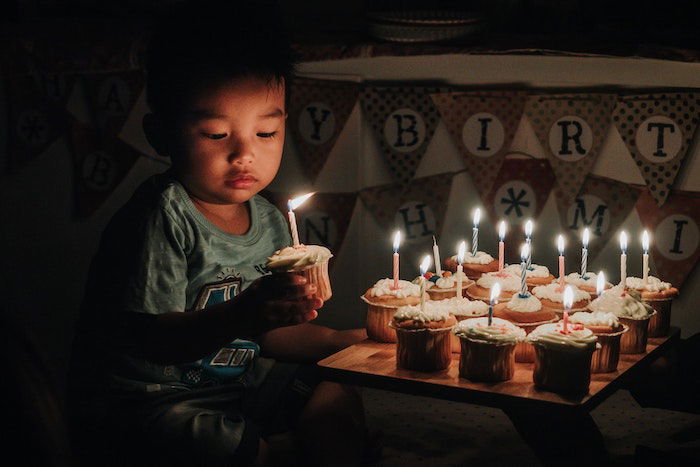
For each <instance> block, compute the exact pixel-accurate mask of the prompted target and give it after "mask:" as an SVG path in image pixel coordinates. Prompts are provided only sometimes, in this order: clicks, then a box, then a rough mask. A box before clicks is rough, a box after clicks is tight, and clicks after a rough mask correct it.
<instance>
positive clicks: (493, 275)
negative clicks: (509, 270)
mask: <svg viewBox="0 0 700 467" xmlns="http://www.w3.org/2000/svg"><path fill="white" fill-rule="evenodd" d="M496 282H498V283H499V284H501V290H503V291H506V292H515V291H517V290H520V278H519V277H516V276H513V275H506V276H504V277H501V276H499V275H498V272H487V273H485V274H482V275H481V277H480V278H479V280H477V281H476V284H477V285H479V286H481V287H483V288H485V289H490V288H491V287H493V285H494V284H495V283H496Z"/></svg>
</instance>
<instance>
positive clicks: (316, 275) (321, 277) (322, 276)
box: [292, 260, 333, 302]
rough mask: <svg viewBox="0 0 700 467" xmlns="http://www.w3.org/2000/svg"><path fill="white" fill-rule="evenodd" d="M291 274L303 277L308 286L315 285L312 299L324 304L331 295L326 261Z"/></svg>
mask: <svg viewBox="0 0 700 467" xmlns="http://www.w3.org/2000/svg"><path fill="white" fill-rule="evenodd" d="M292 272H294V273H296V274H300V275H302V276H304V277H305V278H306V281H307V283H308V284H315V285H316V293H315V294H314V295H313V296H314V297H317V298H320V299H321V300H323V301H324V302H325V301H326V300H328V299H329V298H331V296H332V295H333V291H332V290H331V280H330V278H329V277H328V260H326V261H323V262H321V263H316V264H313V265H311V266H308V267H306V268H304V269H299V270H294V271H292Z"/></svg>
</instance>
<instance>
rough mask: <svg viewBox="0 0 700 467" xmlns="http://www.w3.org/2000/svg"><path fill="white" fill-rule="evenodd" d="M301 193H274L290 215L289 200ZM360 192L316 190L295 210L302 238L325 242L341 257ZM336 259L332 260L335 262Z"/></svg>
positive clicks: (309, 242) (282, 209) (310, 242)
mask: <svg viewBox="0 0 700 467" xmlns="http://www.w3.org/2000/svg"><path fill="white" fill-rule="evenodd" d="M297 195H298V193H274V194H273V195H272V197H273V200H274V203H275V205H276V206H277V207H278V208H279V209H280V211H282V213H283V214H284V215H285V217H286V215H287V201H288V200H289V199H291V198H293V197H295V196H297ZM356 201H357V193H316V194H315V195H313V196H312V197H311V198H309V199H308V200H307V201H305V202H304V204H303V205H302V206H300V207H299V208H298V209H296V210H295V211H294V214H295V215H296V219H297V229H298V230H299V240H300V241H301V243H304V244H307V245H323V246H325V247H326V248H328V249H329V250H331V252H333V254H334V255H335V256H334V258H335V257H337V255H338V252H340V248H341V247H342V245H343V240H345V234H346V233H347V231H348V227H349V226H350V221H351V220H352V214H353V212H354V210H355V202H356ZM332 264H333V258H332V259H331V265H332Z"/></svg>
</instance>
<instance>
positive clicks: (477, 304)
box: [431, 297, 489, 316]
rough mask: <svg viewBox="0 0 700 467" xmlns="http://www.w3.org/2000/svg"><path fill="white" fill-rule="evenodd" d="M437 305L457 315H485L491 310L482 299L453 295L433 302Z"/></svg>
mask: <svg viewBox="0 0 700 467" xmlns="http://www.w3.org/2000/svg"><path fill="white" fill-rule="evenodd" d="M431 303H433V304H434V305H433V306H435V307H438V308H439V309H444V310H445V311H447V312H448V313H452V314H453V315H455V316H484V315H485V314H487V313H488V312H489V306H488V305H487V304H486V303H484V302H482V301H481V300H469V299H468V298H464V297H462V298H459V297H452V298H446V299H445V300H437V301H433V302H431Z"/></svg>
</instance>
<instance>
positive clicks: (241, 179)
mask: <svg viewBox="0 0 700 467" xmlns="http://www.w3.org/2000/svg"><path fill="white" fill-rule="evenodd" d="M257 181H258V179H257V178H255V177H253V176H252V175H250V174H247V173H245V174H239V175H236V176H235V177H230V178H227V179H226V180H224V185H226V186H227V187H229V188H239V189H240V188H250V187H251V186H252V185H254V184H255V183H256V182H257Z"/></svg>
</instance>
